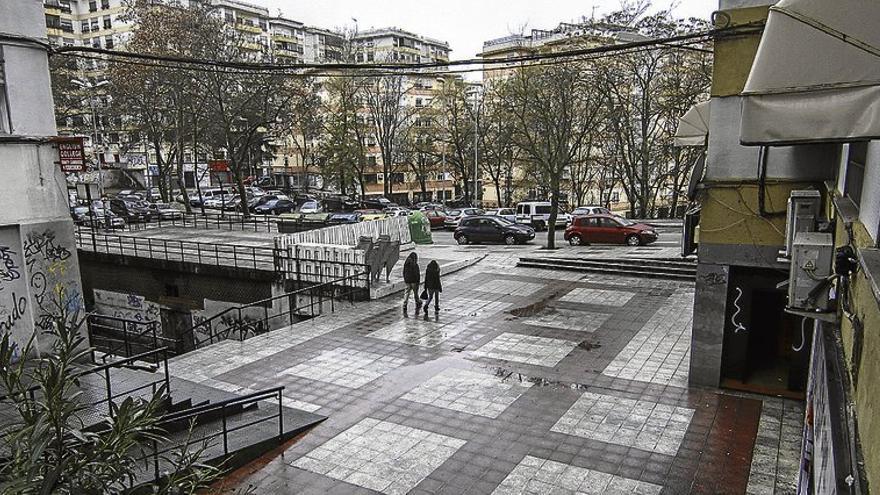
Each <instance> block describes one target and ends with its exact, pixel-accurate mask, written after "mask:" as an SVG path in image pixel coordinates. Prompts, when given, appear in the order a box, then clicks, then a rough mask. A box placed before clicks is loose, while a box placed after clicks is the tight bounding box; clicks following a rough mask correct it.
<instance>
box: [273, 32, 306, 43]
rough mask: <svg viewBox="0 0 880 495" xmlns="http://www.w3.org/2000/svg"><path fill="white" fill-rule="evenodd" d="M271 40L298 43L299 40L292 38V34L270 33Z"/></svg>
mask: <svg viewBox="0 0 880 495" xmlns="http://www.w3.org/2000/svg"><path fill="white" fill-rule="evenodd" d="M272 40H273V41H283V42H285V43H299V40H298V39H297V38H294V37H293V36H288V35H286V34H276V33H272Z"/></svg>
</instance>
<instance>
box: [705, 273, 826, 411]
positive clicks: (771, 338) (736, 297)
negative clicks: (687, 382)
mask: <svg viewBox="0 0 880 495" xmlns="http://www.w3.org/2000/svg"><path fill="white" fill-rule="evenodd" d="M783 280H785V277H784V275H782V274H780V273H779V272H775V271H768V270H758V269H753V268H738V267H732V268H731V278H730V284H729V288H730V290H729V294H728V301H727V308H728V311H727V318H726V321H725V335H724V347H723V351H722V367H721V374H722V376H721V378H722V380H721V384H722V386H723V387H726V388H732V389H736V390H745V391H749V392H755V393H760V394H767V395H781V396H785V397H790V398H798V399H801V398H803V392H804V390H805V387H806V381H807V367H808V364H809V353H810V348H811V346H810V344H811V342H810V333H809V332H806V331H805V332H801V322H802V318H800V317H798V316H794V315H791V314H788V313H786V312H785V306H786V300H787V297H786V293H785V291H784V290H782V289H777V288H776V287H777V284H778V283H779V282H781V281H783Z"/></svg>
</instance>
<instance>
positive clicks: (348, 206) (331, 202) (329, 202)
mask: <svg viewBox="0 0 880 495" xmlns="http://www.w3.org/2000/svg"><path fill="white" fill-rule="evenodd" d="M324 207H325V208H326V209H328V210H330V211H341V212H352V211H354V210H356V209H357V208H358V202H357V201H354V200H352V199H351V198H349V197H348V196H343V195H331V196H327V197H326V198H324Z"/></svg>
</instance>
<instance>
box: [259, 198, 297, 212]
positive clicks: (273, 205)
mask: <svg viewBox="0 0 880 495" xmlns="http://www.w3.org/2000/svg"><path fill="white" fill-rule="evenodd" d="M295 209H296V203H294V202H293V201H291V200H289V199H272V200H269V201H267V202H266V203H263V204H261V205H259V206H255V207H254V213H258V214H260V215H270V214H271V215H279V214H281V213H291V212H293V210H295Z"/></svg>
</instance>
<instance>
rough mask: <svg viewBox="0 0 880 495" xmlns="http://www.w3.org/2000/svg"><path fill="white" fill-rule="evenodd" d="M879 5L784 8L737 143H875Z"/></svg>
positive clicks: (790, 4)
mask: <svg viewBox="0 0 880 495" xmlns="http://www.w3.org/2000/svg"><path fill="white" fill-rule="evenodd" d="M878 21H880V1H878V0H837V1H829V0H781V1H780V2H779V3H777V4H776V5H775V6H773V7H771V8H770V15H769V17H768V19H767V26H766V29H765V30H764V35H763V37H762V38H761V44H760V46H759V47H758V53H757V55H756V57H755V62H754V64H753V65H752V70H751V73H750V74H749V78H748V81H747V82H746V86H745V89H744V90H743V96H744V98H743V118H742V134H741V136H740V140H741V142H742V144H745V145H788V144H799V143H808V142H810V143H816V142H835V141H837V142H840V141H853V140H860V139H868V138H880V29H878V28H877V23H878Z"/></svg>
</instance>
